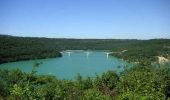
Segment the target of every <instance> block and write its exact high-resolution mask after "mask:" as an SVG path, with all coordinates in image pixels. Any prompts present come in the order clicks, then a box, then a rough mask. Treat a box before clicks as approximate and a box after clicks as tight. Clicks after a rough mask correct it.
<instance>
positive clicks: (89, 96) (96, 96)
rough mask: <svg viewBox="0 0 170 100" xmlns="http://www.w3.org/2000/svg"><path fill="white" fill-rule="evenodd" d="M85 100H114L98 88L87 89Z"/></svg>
mask: <svg viewBox="0 0 170 100" xmlns="http://www.w3.org/2000/svg"><path fill="white" fill-rule="evenodd" d="M83 100H112V98H111V97H109V96H105V95H103V94H102V93H101V92H100V91H98V90H96V89H89V90H87V91H85V95H84V97H83Z"/></svg>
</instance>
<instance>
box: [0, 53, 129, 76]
mask: <svg viewBox="0 0 170 100" xmlns="http://www.w3.org/2000/svg"><path fill="white" fill-rule="evenodd" d="M35 62H42V64H40V66H39V67H38V68H37V71H38V74H50V75H54V76H56V77H57V78H60V79H74V78H75V77H76V75H77V74H78V73H79V74H80V75H82V76H95V75H96V74H99V75H100V74H102V73H103V72H106V71H108V70H115V71H118V72H119V71H121V70H122V68H123V66H124V65H125V64H126V63H125V62H124V61H122V60H120V59H117V58H114V57H108V56H107V55H106V54H105V52H100V51H93V52H88V53H87V52H85V51H79V52H77V51H76V52H74V51H72V53H68V52H63V57H61V58H52V59H51V58H50V59H42V60H36V61H35V60H29V61H19V62H12V63H5V64H0V68H1V69H17V68H18V69H21V70H22V71H24V72H31V70H32V66H33V65H34V63H35ZM118 66H120V67H118Z"/></svg>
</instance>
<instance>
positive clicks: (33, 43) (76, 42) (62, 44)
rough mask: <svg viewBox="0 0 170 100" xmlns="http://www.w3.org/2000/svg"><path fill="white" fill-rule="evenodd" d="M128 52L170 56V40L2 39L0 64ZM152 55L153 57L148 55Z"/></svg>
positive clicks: (125, 56)
mask: <svg viewBox="0 0 170 100" xmlns="http://www.w3.org/2000/svg"><path fill="white" fill-rule="evenodd" d="M80 49H81V50H111V51H113V52H114V51H116V52H119V51H122V50H127V52H126V55H118V54H114V56H117V57H122V58H127V56H128V57H129V56H133V57H134V56H136V55H139V54H140V53H142V54H140V56H143V55H144V56H145V55H148V54H149V53H151V54H152V56H156V55H158V54H161V53H163V54H169V51H170V50H169V49H170V39H152V40H136V39H59V38H35V37H15V36H8V35H0V63H4V62H9V61H18V60H26V59H36V58H48V57H57V56H61V54H60V53H59V51H61V50H80ZM149 55H150V54H149Z"/></svg>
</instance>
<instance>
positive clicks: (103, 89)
mask: <svg viewBox="0 0 170 100" xmlns="http://www.w3.org/2000/svg"><path fill="white" fill-rule="evenodd" d="M37 66H38V64H35V66H34V67H33V70H32V72H30V73H24V72H21V71H20V70H13V71H9V70H0V99H4V100H6V99H7V100H8V99H9V100H33V99H34V100H35V99H36V100H113V99H114V100H164V99H165V98H166V96H167V93H168V91H170V64H169V63H167V64H164V65H159V66H158V65H157V66H152V65H150V64H146V63H145V64H144V63H140V64H138V65H136V66H134V67H132V68H126V67H124V71H123V72H122V73H119V74H118V73H116V72H114V71H108V72H106V73H103V74H102V75H97V76H96V77H93V78H92V77H86V78H82V77H81V76H80V75H77V77H76V78H75V80H61V79H57V78H56V77H54V76H49V75H45V76H44V75H37V74H36V70H35V68H36V67H37Z"/></svg>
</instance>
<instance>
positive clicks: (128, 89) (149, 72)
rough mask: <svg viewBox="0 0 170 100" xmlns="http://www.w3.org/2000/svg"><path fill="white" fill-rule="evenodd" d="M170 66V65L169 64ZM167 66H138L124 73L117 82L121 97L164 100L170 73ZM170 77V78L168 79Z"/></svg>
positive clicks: (126, 99) (136, 99) (125, 99)
mask: <svg viewBox="0 0 170 100" xmlns="http://www.w3.org/2000/svg"><path fill="white" fill-rule="evenodd" d="M168 67H170V66H168ZM165 71H167V70H166V69H165V68H163V69H162V68H155V67H153V66H136V67H134V68H132V69H130V70H128V71H127V72H125V73H123V74H122V75H121V77H120V80H119V83H118V84H117V90H118V92H119V94H120V95H119V98H120V99H123V100H164V98H165V94H164V91H165V88H166V86H167V85H168V84H167V82H168V81H170V75H169V74H167V73H166V72H165ZM168 77H169V79H168Z"/></svg>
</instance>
